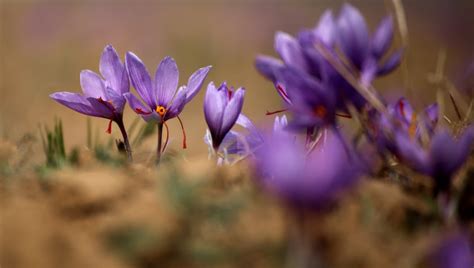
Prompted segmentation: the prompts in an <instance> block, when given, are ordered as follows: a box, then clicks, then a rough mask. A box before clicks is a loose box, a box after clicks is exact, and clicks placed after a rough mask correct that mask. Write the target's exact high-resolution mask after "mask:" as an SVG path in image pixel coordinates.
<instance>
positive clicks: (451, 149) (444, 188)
mask: <svg viewBox="0 0 474 268" xmlns="http://www.w3.org/2000/svg"><path fill="white" fill-rule="evenodd" d="M473 141H474V128H472V127H469V128H468V129H466V130H465V131H464V133H462V135H461V136H460V137H459V139H458V140H455V139H453V137H452V136H451V135H450V134H449V133H448V131H446V130H444V129H440V130H438V131H437V132H436V133H435V134H434V135H433V137H432V138H431V140H430V144H429V146H428V147H427V148H424V147H423V146H422V144H421V142H420V140H419V139H416V138H414V137H411V136H410V135H409V134H407V133H406V132H405V131H396V132H395V134H394V142H395V146H396V154H397V156H398V158H399V159H400V160H401V161H402V162H403V163H405V164H406V165H408V166H409V167H411V168H412V169H414V170H415V171H418V172H420V173H423V174H426V175H428V176H431V177H432V178H433V179H434V181H435V188H434V195H437V194H438V193H439V192H449V190H450V187H451V178H452V177H453V175H454V173H455V172H456V171H457V170H458V169H459V168H460V167H461V166H462V165H463V164H464V162H466V160H467V158H468V156H469V153H470V152H471V145H472V143H473Z"/></svg>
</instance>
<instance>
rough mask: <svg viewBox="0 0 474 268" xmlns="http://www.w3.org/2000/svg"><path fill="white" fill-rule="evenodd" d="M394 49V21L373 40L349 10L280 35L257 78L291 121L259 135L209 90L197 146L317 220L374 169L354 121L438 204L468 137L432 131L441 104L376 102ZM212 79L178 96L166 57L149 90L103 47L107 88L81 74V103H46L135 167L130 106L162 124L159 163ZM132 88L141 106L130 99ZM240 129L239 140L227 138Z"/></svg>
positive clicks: (222, 95)
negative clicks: (248, 168)
mask: <svg viewBox="0 0 474 268" xmlns="http://www.w3.org/2000/svg"><path fill="white" fill-rule="evenodd" d="M393 39H394V22H393V19H392V17H391V16H387V17H385V18H383V19H382V20H381V22H380V24H379V25H378V27H377V28H376V29H375V31H374V32H372V33H371V32H370V31H369V29H368V26H367V24H366V21H365V19H364V17H363V16H362V14H361V13H360V12H359V10H357V9H356V8H355V7H353V6H351V5H349V4H345V5H344V6H343V7H342V8H341V10H340V12H339V14H338V15H337V16H336V15H334V13H333V12H332V11H331V10H329V11H326V12H324V14H323V15H322V17H321V19H320V20H319V22H318V24H317V25H316V26H315V27H314V28H312V29H305V30H302V31H301V32H300V33H299V34H298V35H297V36H296V37H293V36H291V35H289V34H287V33H282V32H278V33H277V34H276V35H275V50H276V52H277V53H278V55H279V59H277V58H273V57H269V56H258V57H257V59H256V67H257V69H258V71H259V72H260V73H261V74H263V76H265V77H266V78H267V79H269V80H270V81H271V82H272V83H273V85H274V87H275V88H276V90H277V92H278V94H279V95H280V96H281V98H282V100H283V103H284V107H283V109H282V110H281V111H282V112H288V118H287V117H286V115H284V116H281V117H278V116H277V117H276V118H275V121H274V126H273V131H262V130H259V129H258V128H257V127H255V125H254V124H253V123H252V122H251V120H250V119H249V118H247V117H246V116H245V115H244V114H243V113H242V107H243V102H244V95H245V89H244V88H242V87H241V88H238V89H234V88H233V87H230V86H228V85H227V84H226V83H225V82H224V83H222V84H221V85H220V86H216V85H215V84H214V83H213V82H211V83H209V84H208V86H207V92H206V94H205V98H204V117H205V120H206V122H207V125H208V128H209V129H208V132H207V134H206V135H205V138H204V141H205V142H206V143H207V144H208V145H209V150H210V153H211V155H213V156H215V157H216V159H217V161H218V162H219V163H235V162H237V161H239V160H241V159H244V158H248V157H249V158H251V159H252V163H253V166H254V167H255V171H256V174H258V175H259V177H260V178H261V180H260V182H261V185H263V187H265V188H266V189H268V190H269V191H270V192H273V193H275V194H276V195H277V196H280V197H282V198H283V199H284V200H286V201H287V202H288V203H289V204H292V205H294V206H296V207H304V208H311V209H318V210H319V209H322V208H325V207H327V206H328V204H331V203H333V202H335V201H336V200H337V198H338V197H339V196H340V193H341V192H342V191H345V190H348V189H350V188H351V187H352V186H353V185H354V184H355V182H357V180H358V179H359V178H360V177H361V176H362V175H364V174H366V173H368V172H369V171H370V170H371V168H370V166H371V162H370V160H367V157H364V156H363V155H362V153H361V150H360V148H358V146H357V143H355V142H349V139H346V138H345V137H346V135H345V134H344V133H343V131H342V130H343V127H342V125H341V124H340V122H339V118H340V117H346V118H353V119H355V118H357V119H359V121H360V122H362V123H361V126H362V127H363V131H362V132H363V134H364V137H365V138H366V140H367V141H369V143H370V144H371V145H372V146H373V147H374V148H376V151H377V152H379V154H380V155H381V156H382V157H386V156H390V157H392V158H394V159H396V160H397V161H398V162H399V163H403V164H405V165H406V166H408V167H410V168H412V169H413V170H415V171H417V172H419V173H422V174H424V175H427V176H430V177H432V178H433V182H434V195H435V196H437V195H438V194H439V193H443V194H449V191H450V185H451V180H452V178H453V176H454V174H455V173H456V171H458V170H459V168H460V167H461V166H462V164H463V163H464V162H465V161H466V159H467V158H468V156H469V154H470V151H471V145H472V142H473V141H474V129H472V128H470V127H469V126H467V127H466V128H465V131H464V132H463V133H462V134H461V135H460V137H459V138H456V139H455V138H453V136H452V135H451V134H450V133H449V132H448V131H447V130H446V129H445V128H443V127H441V126H438V125H439V122H438V121H439V118H440V111H439V107H438V105H437V104H433V105H430V106H428V107H427V108H426V109H425V110H424V111H423V112H421V113H417V112H416V111H415V109H414V108H413V107H412V106H411V104H410V103H409V101H408V100H407V99H405V98H401V99H399V100H398V101H397V102H395V103H393V104H391V103H387V102H386V101H385V100H384V99H383V97H382V96H381V94H380V93H379V92H376V91H374V89H373V87H372V82H373V81H374V80H375V79H376V78H378V77H381V76H383V75H387V74H389V73H391V72H392V71H393V70H395V69H396V68H397V66H398V65H399V64H400V62H401V60H402V54H403V49H395V50H394V49H392V43H393ZM210 69H211V66H207V67H203V68H200V69H198V70H197V71H196V72H194V73H193V74H192V75H191V76H190V78H189V80H188V82H187V84H186V85H184V86H181V87H179V88H178V80H179V72H178V67H177V65H176V62H175V61H174V60H173V59H172V58H171V57H165V58H164V59H163V60H162V61H161V63H160V64H159V65H158V67H157V70H156V73H155V78H154V79H153V80H152V78H151V77H150V74H149V72H148V71H147V69H146V67H145V65H144V64H143V62H142V61H141V60H140V59H139V58H138V57H137V56H136V55H135V54H134V53H132V52H128V53H127V54H126V56H125V63H124V64H123V63H122V62H121V61H120V57H119V56H118V55H117V53H116V51H115V50H114V49H113V48H112V47H111V46H107V47H106V48H105V49H104V52H103V54H102V57H101V60H100V68H99V70H100V73H101V75H102V77H101V76H99V75H98V74H96V73H94V72H92V71H89V70H86V71H83V72H81V79H80V80H81V86H82V90H83V94H77V93H69V92H57V93H54V94H52V95H51V98H53V99H54V100H56V101H57V102H59V103H61V104H63V105H65V106H67V107H69V108H71V109H73V110H75V111H77V112H80V113H82V114H86V115H89V116H95V117H102V118H106V119H108V120H110V122H109V127H108V132H110V130H111V123H112V122H115V123H116V124H117V125H118V126H119V128H120V130H121V132H122V135H123V139H124V142H125V145H126V150H127V152H128V154H129V158H130V159H131V157H132V155H131V153H132V149H131V148H130V145H129V143H128V138H127V133H126V131H125V127H124V123H123V111H124V106H125V103H126V102H128V104H129V105H130V107H131V108H132V110H133V111H134V112H136V113H137V114H138V115H139V116H141V117H142V118H143V119H144V120H145V121H154V122H156V123H157V126H158V131H159V135H158V146H157V154H158V159H159V157H160V155H161V153H162V151H163V148H162V139H161V136H162V130H163V126H165V127H166V121H167V120H169V119H173V118H175V117H176V118H177V119H178V120H179V122H180V123H181V125H182V121H181V119H180V117H179V115H180V113H181V112H182V111H183V109H184V106H185V105H186V104H187V103H188V102H190V101H191V100H192V99H193V98H194V97H195V96H196V94H197V93H198V92H199V90H200V88H201V87H202V85H203V83H204V80H205V79H206V77H207V75H208V73H209V71H210ZM129 82H131V84H132V85H133V87H134V88H135V90H136V92H137V94H138V96H139V98H138V97H136V95H134V94H132V93H130V83H129ZM235 125H238V126H240V127H242V128H243V131H236V130H233V129H232V128H233V127H234V126H235ZM183 131H184V128H183ZM183 134H184V132H183ZM302 137H303V141H301V139H300V138H302ZM184 138H185V135H184ZM184 141H185V140H184ZM185 146H186V144H185V142H184V144H183V147H185Z"/></svg>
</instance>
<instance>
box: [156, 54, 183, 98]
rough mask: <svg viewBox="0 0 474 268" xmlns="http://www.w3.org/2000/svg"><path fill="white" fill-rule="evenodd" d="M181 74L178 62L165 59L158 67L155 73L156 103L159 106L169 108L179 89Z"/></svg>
mask: <svg viewBox="0 0 474 268" xmlns="http://www.w3.org/2000/svg"><path fill="white" fill-rule="evenodd" d="M178 80H179V72H178V66H177V65H176V62H175V61H174V59H173V58H171V57H165V58H164V59H163V60H162V61H161V62H160V65H158V68H157V69H156V73H155V90H154V94H155V97H154V99H155V101H156V103H157V104H158V105H161V106H165V107H166V106H168V105H169V104H170V102H171V100H172V99H173V96H174V94H175V93H176V89H177V88H178Z"/></svg>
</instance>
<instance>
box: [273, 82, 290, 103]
mask: <svg viewBox="0 0 474 268" xmlns="http://www.w3.org/2000/svg"><path fill="white" fill-rule="evenodd" d="M276 88H277V90H278V92H280V94H282V95H283V96H285V98H287V99H290V98H289V97H288V94H287V93H286V91H285V89H284V88H283V87H282V86H281V85H280V84H277V85H276Z"/></svg>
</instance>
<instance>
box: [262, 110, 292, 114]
mask: <svg viewBox="0 0 474 268" xmlns="http://www.w3.org/2000/svg"><path fill="white" fill-rule="evenodd" d="M286 111H288V109H281V110H276V111H271V112H270V111H268V110H267V112H266V113H265V115H273V114H278V113H283V112H286Z"/></svg>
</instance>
